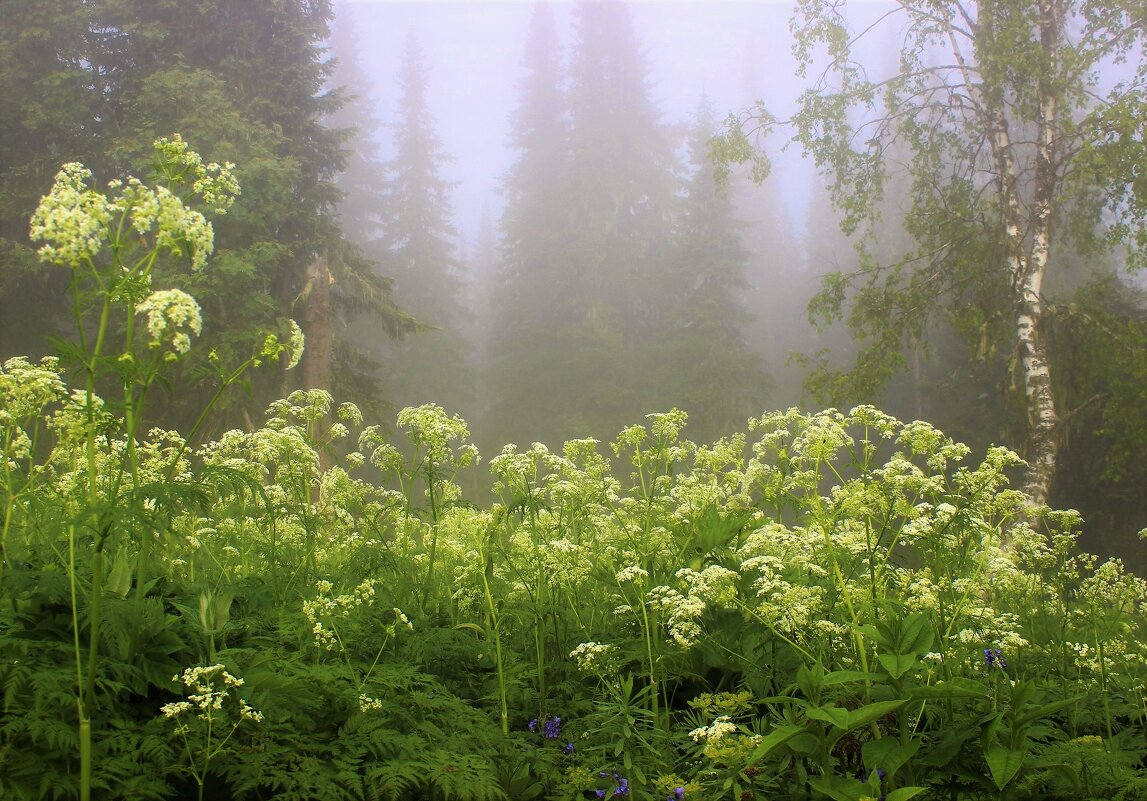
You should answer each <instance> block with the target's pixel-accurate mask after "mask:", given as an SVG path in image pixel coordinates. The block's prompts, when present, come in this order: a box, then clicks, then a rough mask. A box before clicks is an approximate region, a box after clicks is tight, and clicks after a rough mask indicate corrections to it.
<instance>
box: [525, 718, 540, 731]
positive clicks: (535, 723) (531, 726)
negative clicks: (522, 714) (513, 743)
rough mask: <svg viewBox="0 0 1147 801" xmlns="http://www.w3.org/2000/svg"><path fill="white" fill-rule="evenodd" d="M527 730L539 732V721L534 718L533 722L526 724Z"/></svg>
mask: <svg viewBox="0 0 1147 801" xmlns="http://www.w3.org/2000/svg"><path fill="white" fill-rule="evenodd" d="M526 728H527V729H529V730H530V731H537V730H538V719H537V718H534V719H533V720H531V721H530V722H529V723H527V724H526Z"/></svg>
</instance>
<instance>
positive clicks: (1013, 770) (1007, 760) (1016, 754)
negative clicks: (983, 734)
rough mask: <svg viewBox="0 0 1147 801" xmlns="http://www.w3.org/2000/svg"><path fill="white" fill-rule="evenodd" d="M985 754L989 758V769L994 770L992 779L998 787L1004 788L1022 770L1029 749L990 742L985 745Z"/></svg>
mask: <svg viewBox="0 0 1147 801" xmlns="http://www.w3.org/2000/svg"><path fill="white" fill-rule="evenodd" d="M984 756H985V757H986V758H987V760H988V770H990V771H991V772H992V781H993V782H995V783H996V787H997V788H999V789H1000V790H1003V789H1004V788H1005V787H1007V786H1008V784H1009V783H1010V782H1011V780H1012V779H1014V778H1015V777H1016V774H1017V773H1019V772H1020V768H1021V767H1022V766H1023V764H1024V757H1026V756H1027V751H1026V750H1024V749H1018V748H1005V747H1004V746H1002V745H1000V744H999V743H995V742H989V743H987V744H986V745H985V746H984Z"/></svg>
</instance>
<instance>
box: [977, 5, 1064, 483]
mask: <svg viewBox="0 0 1147 801" xmlns="http://www.w3.org/2000/svg"><path fill="white" fill-rule="evenodd" d="M1056 3H1057V0H1040V4H1039V27H1040V44H1041V49H1042V50H1043V55H1044V57H1045V59H1046V61H1045V63H1044V65H1043V67H1044V70H1043V72H1042V75H1041V78H1040V85H1039V111H1038V117H1037V120H1036V153H1035V180H1034V184H1033V186H1032V189H1031V196H1030V198H1029V211H1028V213H1027V216H1026V219H1025V214H1024V206H1023V198H1021V197H1020V187H1021V186H1022V176H1021V175H1020V172H1019V170H1020V167H1019V165H1018V164H1017V160H1016V158H1015V154H1014V151H1013V143H1012V137H1011V133H1010V131H1009V128H1008V121H1007V117H1006V115H1005V113H1004V109H1003V102H1004V101H1003V98H1002V97H999V96H997V95H995V94H994V93H993V92H991V91H988V92H986V93H985V94H984V96H983V97H982V101H983V107H982V108H983V111H984V113H985V115H986V117H987V119H986V122H987V128H988V131H989V134H990V137H989V141H990V142H991V148H992V158H993V161H994V162H995V167H996V183H997V188H998V191H999V195H1000V199H1001V204H1000V205H1001V213H1002V214H1003V217H1004V220H1003V222H1004V229H1005V232H1006V239H1007V248H1008V271H1009V273H1010V275H1011V286H1012V308H1013V311H1014V318H1015V319H1014V322H1015V335H1016V350H1017V361H1018V366H1019V370H1020V376H1021V379H1022V381H1023V389H1024V399H1025V405H1026V410H1027V418H1028V437H1027V448H1026V453H1025V454H1024V455H1025V457H1026V459H1027V462H1028V467H1027V472H1026V474H1025V477H1024V483H1023V492H1024V494H1026V495H1027V496H1028V498H1029V499H1030V500H1031V502H1032V503H1033V504H1036V505H1042V504H1045V503H1047V498H1048V494H1049V492H1050V490H1051V483H1052V480H1053V479H1054V478H1055V467H1056V458H1057V455H1058V451H1059V432H1058V428H1059V414H1058V412H1057V411H1056V404H1055V397H1054V395H1053V393H1052V383H1051V365H1050V364H1049V362H1048V356H1047V348H1046V346H1045V344H1044V340H1043V295H1042V290H1043V280H1044V276H1045V275H1046V274H1047V267H1048V261H1049V257H1050V253H1051V237H1052V218H1053V216H1054V212H1055V197H1056V191H1057V174H1056V169H1057V163H1058V153H1057V149H1058V148H1057V144H1056V135H1055V134H1056V124H1057V122H1058V118H1057V115H1058V113H1059V105H1058V102H1057V95H1056V90H1055V88H1054V78H1055V75H1056V53H1057V48H1058V46H1059V37H1060V30H1059V25H1058V14H1057V10H1058V9H1057V7H1056ZM990 24H991V18H990V15H989V16H988V17H987V18H985V19H984V20H983V25H984V27H985V31H986V32H987V33H989V35H990V27H989V26H990Z"/></svg>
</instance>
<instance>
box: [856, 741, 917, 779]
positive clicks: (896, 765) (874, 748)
mask: <svg viewBox="0 0 1147 801" xmlns="http://www.w3.org/2000/svg"><path fill="white" fill-rule="evenodd" d="M919 750H920V741H919V740H909V741H908V742H907V743H901V742H900V741H899V740H897V739H896V738H895V737H881V738H880V739H879V740H869V741H868V742H866V743H865V744H864V746H863V747H862V748H861V749H860V752H861V755H862V756H863V757H864V767H866V768H867V769H868V770H869V771H874V770H876V769H877V768H880V769H881V770H883V771H884V772H885V773H887V774H888V775H889V776H892V775H894V774H895V773H896V771H898V770H900V768H901V766H903V765H904V763H905V762H907V761H908V760H909V759H911V758H912V757H914V756H915V755H916V752H917V751H919Z"/></svg>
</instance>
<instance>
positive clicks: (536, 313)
mask: <svg viewBox="0 0 1147 801" xmlns="http://www.w3.org/2000/svg"><path fill="white" fill-rule="evenodd" d="M522 66H523V69H524V71H525V76H524V78H523V79H522V81H521V83H520V89H521V100H520V102H519V105H518V107H517V108H516V109H515V111H514V112H513V114H512V117H511V123H512V130H513V133H512V137H513V138H512V140H511V143H512V145H513V146H514V148H515V149H516V150H517V153H518V158H517V160H516V162H515V163H514V166H513V167H512V168H511V169H510V171H509V173H508V175H507V177H506V181H505V198H506V205H505V209H504V211H503V213H502V219H501V232H502V238H501V248H500V258H499V264H498V268H497V273H496V275H495V277H494V281H493V285H494V288H493V291H492V292H491V297H490V317H491V323H490V326H491V333H490V345H489V359H488V364H489V367H488V368H487V375H488V380H487V386H488V397H489V408H488V410H487V413H486V415H485V417H484V419H483V423H482V426H481V430H480V431H481V433H480V435H479V436H480V439H479V442H480V444H482V445H483V446H485V447H487V449H489V448H497V447H500V446H501V445H502V444H504V443H506V442H509V441H511V440H514V441H518V440H524V441H525V442H527V443H528V442H530V441H533V440H537V439H542V438H544V437H545V436H546V435H547V433H548V429H547V425H549V423H550V421H553V420H555V419H556V418H557V417H559V416H560V414H561V412H562V408H563V407H564V403H565V400H566V399H563V398H562V397H561V395H560V394H558V393H556V392H554V389H553V388H552V387H551V386H548V384H547V381H550V380H552V379H553V377H554V376H553V374H552V373H553V359H552V354H557V353H561V352H562V350H563V346H562V343H561V334H560V331H559V328H558V326H556V325H555V324H554V323H555V322H556V321H555V320H554V319H553V314H554V313H555V311H556V309H557V308H558V307H559V306H560V298H561V297H563V296H565V297H568V296H570V295H571V294H572V293H573V292H574V291H575V286H576V276H575V275H573V274H572V273H570V272H569V270H568V263H567V261H566V254H567V253H568V251H569V248H568V245H569V242H570V231H571V221H570V220H569V219H568V218H567V214H568V207H567V205H566V193H565V191H564V188H565V187H566V186H567V185H568V182H569V169H570V167H569V159H568V157H567V152H566V145H567V140H568V136H569V125H568V120H567V113H566V105H565V95H564V90H563V82H564V78H563V71H562V64H561V47H560V44H559V42H558V37H557V32H556V31H555V28H554V19H553V12H552V11H551V9H550V7H549V6H548V5H546V4H544V3H539V4H537V5H535V6H534V10H533V14H532V17H531V20H530V28H529V34H528V38H527V41H526V46H525V55H524V58H523V64H522Z"/></svg>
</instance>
